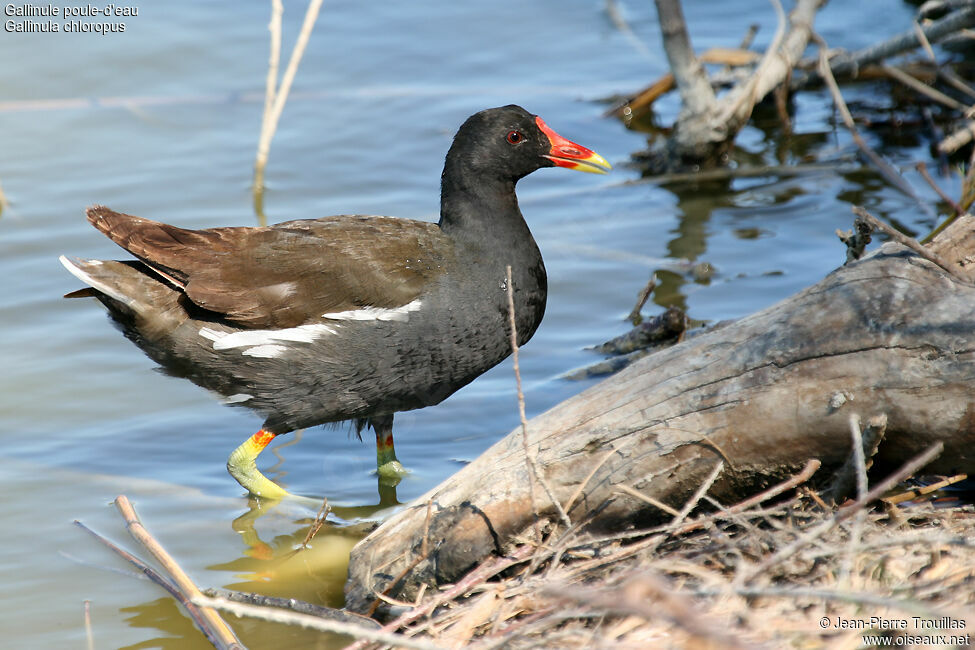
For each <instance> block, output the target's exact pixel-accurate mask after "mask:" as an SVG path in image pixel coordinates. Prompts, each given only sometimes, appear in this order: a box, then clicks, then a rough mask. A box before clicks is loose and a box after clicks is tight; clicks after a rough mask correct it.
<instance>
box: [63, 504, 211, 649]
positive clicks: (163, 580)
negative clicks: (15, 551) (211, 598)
mask: <svg viewBox="0 0 975 650" xmlns="http://www.w3.org/2000/svg"><path fill="white" fill-rule="evenodd" d="M74 523H75V525H76V526H78V527H79V528H81V529H82V530H83V531H85V532H86V533H88V534H89V535H91V536H92V537H94V538H95V539H97V540H98V541H99V542H101V543H102V544H104V545H105V546H106V547H108V548H109V549H111V550H112V551H113V552H114V553H115V554H116V555H118V556H119V557H121V558H122V559H123V560H125V561H126V562H128V563H129V564H131V565H132V566H134V567H135V568H137V569H138V570H139V572H140V573H142V575H144V576H145V577H147V578H149V579H150V580H152V581H153V582H155V583H156V584H157V585H159V586H160V587H162V588H163V589H165V590H166V591H168V592H169V594H170V595H171V596H172V597H173V598H175V599H176V602H178V603H179V604H180V605H182V606H183V608H184V609H186V612H187V613H188V614H189V615H190V618H191V619H192V620H193V623H194V624H196V627H197V628H198V629H199V630H200V631H201V632H203V634H204V635H205V636H206V637H207V639H208V640H209V641H210V642H211V643H212V644H213V645H214V646H216V647H218V648H219V647H221V646H220V645H218V644H219V643H220V640H219V637H218V636H217V633H216V631H215V630H213V629H212V626H211V624H210V622H209V620H208V619H207V618H206V617H204V615H203V612H202V611H201V610H200V608H199V607H197V606H196V605H194V604H193V603H192V602H191V601H190V599H189V597H188V596H187V595H186V594H184V593H183V592H182V591H180V589H179V587H177V586H176V584H174V583H173V581H172V580H170V579H169V578H167V577H165V576H163V575H162V574H160V573H159V572H158V571H156V570H155V569H153V568H152V567H151V566H149V565H148V564H146V563H145V562H143V561H142V560H140V559H139V558H137V557H136V556H134V555H132V554H131V553H129V552H128V551H126V550H125V549H123V548H122V547H120V546H118V545H117V544H115V543H114V542H112V541H111V540H109V539H107V538H105V537H102V536H101V535H99V534H98V533H96V532H95V531H93V530H92V529H91V528H88V526H86V525H84V524H83V523H81V522H80V521H78V520H77V519H76V520H75V522H74ZM126 574H127V575H133V574H129V573H127V572H126ZM133 577H138V576H135V575H133Z"/></svg>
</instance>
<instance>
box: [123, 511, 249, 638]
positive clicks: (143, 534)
mask: <svg viewBox="0 0 975 650" xmlns="http://www.w3.org/2000/svg"><path fill="white" fill-rule="evenodd" d="M115 507H116V508H118V511H119V513H120V514H121V515H122V518H123V519H124V520H125V528H126V529H127V530H128V531H129V534H130V535H132V537H133V538H135V540H136V541H137V542H139V543H140V544H142V546H143V547H144V548H145V549H146V550H147V551H149V552H150V553H151V554H152V556H153V557H154V558H156V560H157V561H158V562H159V563H160V564H161V565H162V566H163V568H164V569H165V570H166V571H167V573H169V575H170V576H172V578H173V582H175V583H176V586H177V587H179V590H180V591H182V592H183V593H184V594H186V596H187V597H188V598H189V599H190V601H191V602H193V601H195V600H196V598H197V597H200V598H202V597H203V594H202V593H201V592H200V589H199V588H198V587H197V586H196V584H195V583H194V582H193V581H192V580H190V577H189V576H188V575H186V572H184V571H183V569H182V568H181V567H180V566H179V564H178V563H177V562H176V560H174V559H173V557H172V556H171V555H170V554H169V553H168V552H167V551H166V549H165V548H163V546H162V544H160V543H159V542H158V541H156V539H155V538H154V537H153V536H152V535H151V534H150V533H149V531H148V530H146V528H145V526H143V525H142V522H141V521H139V516H138V514H136V512H135V508H133V507H132V504H131V503H130V502H129V499H128V497H126V496H125V495H124V494H123V495H120V496H119V497H117V498H116V499H115ZM200 613H201V614H202V615H203V617H204V618H205V619H206V620H207V622H208V623H209V624H210V625H211V626H212V628H213V631H214V632H215V633H216V634H217V637H218V638H217V640H218V641H219V644H216V643H215V645H217V647H218V648H228V649H229V648H243V646H242V645H241V643H240V641H238V640H237V636H236V635H235V634H234V631H233V630H232V629H230V626H229V625H227V623H226V622H225V621H224V620H223V619H222V618H220V615H219V614H218V613H217V612H216V611H215V610H213V609H208V608H205V607H204V608H201V610H200Z"/></svg>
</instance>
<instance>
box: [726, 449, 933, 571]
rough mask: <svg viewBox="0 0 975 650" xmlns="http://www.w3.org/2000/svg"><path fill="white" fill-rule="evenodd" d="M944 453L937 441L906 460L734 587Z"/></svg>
mask: <svg viewBox="0 0 975 650" xmlns="http://www.w3.org/2000/svg"><path fill="white" fill-rule="evenodd" d="M942 450H944V443H941V442H937V443H935V444H934V445H932V446H931V447H929V448H928V449H927V450H925V451H924V452H923V453H922V454H920V455H919V456H916V457H915V458H913V459H911V460H909V461H908V462H907V463H905V464H904V465H902V466H901V468H900V469H898V470H897V471H896V472H894V473H893V474H891V475H890V476H888V477H887V478H885V479H884V480H883V481H880V482H879V483H878V484H877V485H875V486H874V487H873V489H872V490H870V491H869V492H867V493H866V494H865V495H863V497H862V498H859V499H857V500H856V501H854V502H853V503H852V504H850V505H848V506H844V507H843V508H840V509H839V510H837V511H836V513H835V514H834V515H833V516H832V517H830V518H829V519H828V520H826V521H824V522H822V523H821V524H819V525H818V526H816V527H815V528H813V529H812V530H810V531H808V532H806V533H805V534H803V535H801V536H799V537H798V538H797V539H795V540H793V541H792V542H791V543H790V544H786V545H785V546H783V547H781V548H780V549H779V550H778V551H776V552H775V553H773V554H772V555H770V556H768V557H767V558H765V559H764V560H763V561H762V562H761V563H759V564H758V565H757V566H755V567H754V568H752V569H751V570H749V571H742V572H740V573H738V575H737V576H735V583H736V585H737V586H742V585H744V584H745V583H748V582H750V581H751V580H753V579H754V578H755V577H756V576H758V575H759V574H761V573H763V572H765V571H767V570H768V569H770V568H771V567H773V566H775V565H776V564H778V563H779V562H780V561H782V560H783V559H785V558H787V557H790V556H792V555H793V554H795V553H796V552H797V551H798V550H799V549H801V548H803V547H805V546H808V545H809V544H811V543H813V542H814V541H816V540H817V539H819V538H820V537H822V536H823V535H824V534H826V533H827V532H829V531H830V530H832V529H833V528H835V527H836V526H837V525H839V524H840V523H841V522H843V521H845V520H846V519H849V518H850V517H852V516H853V515H855V514H856V513H857V512H859V511H860V510H861V509H862V508H863V507H864V506H866V505H867V504H868V503H870V502H871V501H874V500H875V499H878V498H880V497H881V496H882V495H883V494H884V493H885V492H886V491H887V490H889V489H890V488H892V487H893V486H895V485H897V484H898V483H900V482H901V481H903V480H904V479H905V478H907V477H908V476H910V475H912V474H913V473H914V472H916V471H917V470H919V469H920V468H922V467H924V466H925V465H927V464H928V463H930V462H931V461H932V460H934V459H935V458H936V457H937V456H938V455H939V454H941V452H942Z"/></svg>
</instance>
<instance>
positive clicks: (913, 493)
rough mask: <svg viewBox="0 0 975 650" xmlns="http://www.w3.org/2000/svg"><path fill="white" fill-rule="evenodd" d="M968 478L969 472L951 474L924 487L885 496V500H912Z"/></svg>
mask: <svg viewBox="0 0 975 650" xmlns="http://www.w3.org/2000/svg"><path fill="white" fill-rule="evenodd" d="M967 478H968V474H956V475H955V476H949V477H948V478H946V479H943V480H941V481H937V482H935V483H932V484H931V485H925V486H924V487H919V488H914V489H913V490H908V491H907V492H902V493H901V494H895V495H894V496H890V497H884V499H883V500H884V501H885V502H887V503H890V504H897V503H903V502H905V501H912V500H914V499H917V498H918V497H922V496H924V495H925V494H931V493H932V492H936V491H937V490H940V489H941V488H943V487H948V486H949V485H953V484H955V483H958V482H959V481H964V480H965V479H967Z"/></svg>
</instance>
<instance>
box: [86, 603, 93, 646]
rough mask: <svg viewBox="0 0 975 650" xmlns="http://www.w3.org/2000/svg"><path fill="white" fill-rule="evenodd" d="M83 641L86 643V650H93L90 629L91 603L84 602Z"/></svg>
mask: <svg viewBox="0 0 975 650" xmlns="http://www.w3.org/2000/svg"><path fill="white" fill-rule="evenodd" d="M85 639H86V640H87V641H88V650H95V634H94V632H92V629H91V601H90V600H87V599H86V600H85Z"/></svg>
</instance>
